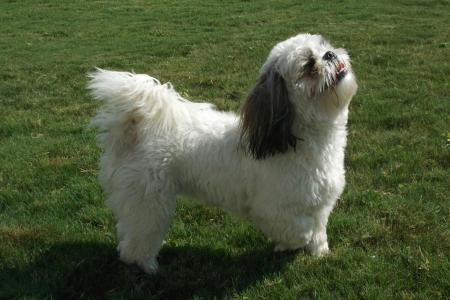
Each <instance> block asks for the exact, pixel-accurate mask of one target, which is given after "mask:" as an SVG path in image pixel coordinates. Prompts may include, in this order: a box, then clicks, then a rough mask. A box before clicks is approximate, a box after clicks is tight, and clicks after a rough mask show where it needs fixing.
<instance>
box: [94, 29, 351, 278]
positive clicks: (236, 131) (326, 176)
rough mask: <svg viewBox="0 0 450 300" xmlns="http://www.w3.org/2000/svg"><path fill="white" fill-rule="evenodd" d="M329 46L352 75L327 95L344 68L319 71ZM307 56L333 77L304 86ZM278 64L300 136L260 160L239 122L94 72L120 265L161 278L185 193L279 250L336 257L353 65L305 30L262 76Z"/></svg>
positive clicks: (144, 84)
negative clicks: (332, 240) (251, 226)
mask: <svg viewBox="0 0 450 300" xmlns="http://www.w3.org/2000/svg"><path fill="white" fill-rule="evenodd" d="M327 50H334V51H335V53H336V54H337V55H338V57H339V60H340V61H342V62H343V63H344V64H345V67H346V70H347V71H348V73H347V75H346V76H345V78H344V79H343V80H342V81H341V82H340V83H339V84H337V85H336V86H335V87H333V88H332V89H328V90H325V91H324V90H323V83H322V81H325V80H326V76H330V74H334V73H333V72H334V69H333V68H335V65H331V66H325V65H322V64H323V63H322V62H321V59H320V58H321V57H322V55H323V54H324V52H325V51H327ZM305 56H307V57H315V58H316V59H317V64H318V65H317V69H318V70H319V73H321V72H322V73H323V72H325V73H327V72H331V73H330V74H328V73H327V74H322V75H321V74H319V75H318V77H317V78H316V79H315V80H314V79H308V78H303V77H302V78H301V79H299V78H300V77H299V76H300V75H299V74H300V73H301V68H302V66H303V65H304V63H305V62H304V59H305ZM270 68H274V69H275V70H277V71H278V72H280V74H282V75H283V77H284V79H285V80H286V85H287V89H288V90H289V100H290V101H291V102H292V103H293V104H294V107H295V110H296V118H295V122H294V126H293V128H292V131H293V132H294V133H295V134H296V136H298V137H301V139H302V140H301V141H299V142H298V144H297V147H296V149H295V150H294V149H292V148H291V149H289V150H288V151H287V152H285V153H278V154H275V155H273V156H269V157H267V158H265V159H258V160H257V159H254V158H253V157H251V155H249V153H248V152H247V151H246V150H245V141H244V143H242V142H241V141H240V134H241V126H240V118H239V116H237V115H236V114H234V113H231V112H220V111H217V110H216V109H215V108H214V106H213V105H211V104H206V103H193V102H189V101H187V100H186V99H183V98H182V97H181V96H180V95H179V94H178V93H177V92H176V91H175V90H174V89H173V87H172V86H171V85H170V84H169V83H166V84H160V82H159V81H158V80H156V79H154V78H152V77H149V76H147V75H138V74H134V73H124V72H114V71H106V70H101V69H98V70H97V71H96V72H95V73H93V74H91V76H90V77H91V81H90V83H89V89H90V90H91V91H92V94H93V95H94V97H96V98H98V99H101V100H103V101H104V105H103V107H102V109H101V110H100V111H99V113H98V114H97V116H96V117H95V118H94V119H93V121H92V124H93V125H94V126H96V127H97V128H98V129H99V134H98V140H99V144H100V145H101V147H102V148H103V149H104V154H103V156H102V159H101V165H100V181H101V184H102V186H103V188H104V190H105V191H106V193H107V194H108V196H109V198H108V205H109V206H110V207H111V208H112V210H113V212H114V213H115V216H116V217H117V219H118V223H117V232H118V238H119V246H118V250H119V251H120V257H121V259H122V260H123V261H125V262H128V263H137V264H138V265H139V266H140V267H141V268H143V269H144V270H145V271H146V272H152V271H155V270H156V268H157V261H156V257H157V254H158V252H159V250H160V247H161V245H162V242H163V238H164V235H165V233H166V232H167V229H168V227H169V224H170V220H171V217H172V214H173V212H174V208H175V198H176V195H177V194H187V195H193V196H195V197H198V198H199V199H200V200H202V201H203V202H204V203H206V204H209V205H213V206H220V207H223V208H225V209H226V210H228V211H231V212H233V213H235V214H237V215H239V216H242V217H245V218H248V219H250V220H251V221H253V222H254V223H255V225H256V226H257V227H258V228H260V229H261V230H262V231H263V232H264V233H265V234H267V235H268V236H269V237H270V238H271V239H272V240H273V241H274V242H275V243H276V248H275V250H277V251H282V250H290V249H297V248H300V247H306V248H307V249H308V250H309V251H310V252H311V253H312V254H313V255H323V254H325V253H327V251H328V243H327V235H326V225H327V220H328V216H329V214H330V212H331V211H332V209H333V207H334V205H335V203H336V200H337V199H338V197H339V196H340V195H341V193H342V191H343V189H344V185H345V177H344V173H345V171H344V148H345V145H346V123H347V113H348V104H349V102H350V99H351V97H352V96H353V95H354V94H355V92H356V88H357V86H356V82H355V79H354V76H353V74H352V72H351V66H350V60H349V57H348V55H347V54H346V52H345V50H343V49H333V48H332V47H331V46H330V45H329V44H328V43H327V42H326V41H324V40H323V39H322V38H321V37H320V36H318V35H309V34H300V35H298V36H296V37H293V38H291V39H288V40H286V41H284V42H281V43H279V44H278V45H276V46H275V47H274V49H273V50H272V51H271V53H270V55H269V57H268V59H267V62H266V63H265V64H264V65H263V67H262V69H261V73H264V72H265V71H267V70H268V69H270ZM333 76H334V75H333Z"/></svg>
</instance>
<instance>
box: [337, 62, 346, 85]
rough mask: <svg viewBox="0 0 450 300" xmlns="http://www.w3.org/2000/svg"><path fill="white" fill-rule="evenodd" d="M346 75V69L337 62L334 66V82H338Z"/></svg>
mask: <svg viewBox="0 0 450 300" xmlns="http://www.w3.org/2000/svg"><path fill="white" fill-rule="evenodd" d="M345 75H347V69H346V68H345V65H344V64H343V63H341V62H339V63H338V64H337V66H336V84H338V83H339V82H340V81H341V80H342V79H344V77H345Z"/></svg>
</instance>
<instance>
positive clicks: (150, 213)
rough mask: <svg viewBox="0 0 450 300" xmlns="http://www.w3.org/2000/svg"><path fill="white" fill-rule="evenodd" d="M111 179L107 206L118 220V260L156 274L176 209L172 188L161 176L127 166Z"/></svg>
mask: <svg viewBox="0 0 450 300" xmlns="http://www.w3.org/2000/svg"><path fill="white" fill-rule="evenodd" d="M113 177H114V179H113V180H112V181H113V182H112V185H111V191H110V192H111V193H110V197H109V199H108V204H109V206H110V207H111V208H112V210H113V212H114V214H115V215H116V218H117V219H118V220H117V221H118V222H117V235H118V239H119V245H118V250H119V253H120V259H121V260H122V261H124V262H126V263H136V264H137V265H138V266H139V267H141V268H142V269H143V270H144V271H145V272H147V273H152V272H155V271H156V270H157V268H158V263H157V260H156V257H157V255H158V252H159V250H160V248H161V245H162V243H163V239H164V235H165V234H166V232H167V230H168V227H169V225H170V221H171V218H172V215H173V211H174V209H175V191H174V188H173V186H171V182H170V181H169V180H167V178H161V177H162V175H161V174H154V173H152V171H151V170H142V169H141V170H139V169H138V168H132V167H131V166H129V165H128V166H127V167H122V168H120V169H118V170H117V171H116V173H115V174H114V175H113Z"/></svg>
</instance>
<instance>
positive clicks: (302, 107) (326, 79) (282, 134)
mask: <svg viewBox="0 0 450 300" xmlns="http://www.w3.org/2000/svg"><path fill="white" fill-rule="evenodd" d="M356 90H357V84H356V80H355V76H354V75H353V72H352V69H351V64H350V57H349V56H348V54H347V52H346V51H345V50H344V49H341V48H339V49H335V48H333V47H332V46H331V45H330V44H329V43H328V42H327V41H326V40H324V39H323V38H322V37H321V36H320V35H310V34H299V35H297V36H295V37H292V38H290V39H287V40H286V41H283V42H281V43H279V44H277V45H276V46H275V47H274V48H273V49H272V51H271V52H270V54H269V57H268V58H267V61H266V63H265V64H264V65H263V66H262V68H261V71H260V77H259V79H258V80H257V83H256V85H255V86H254V88H253V89H252V91H251V92H250V94H249V96H248V99H247V101H246V103H245V104H244V106H243V109H242V119H241V122H242V124H241V125H242V134H241V139H242V140H243V141H244V140H245V141H246V144H247V145H248V146H247V147H248V151H249V153H250V154H251V155H252V156H253V157H254V158H255V159H263V158H265V157H268V156H272V155H275V154H277V153H283V152H286V151H288V150H289V148H294V149H295V147H296V145H297V141H298V140H301V139H302V137H301V132H298V129H299V128H300V127H305V126H308V124H309V123H314V122H328V123H332V122H336V120H338V119H339V115H340V113H341V112H345V114H346V111H347V107H348V104H349V103H350V100H351V98H352V97H353V95H354V94H355V93H356Z"/></svg>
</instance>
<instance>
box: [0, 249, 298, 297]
mask: <svg viewBox="0 0 450 300" xmlns="http://www.w3.org/2000/svg"><path fill="white" fill-rule="evenodd" d="M293 257H294V254H276V253H272V251H271V249H269V248H264V249H255V250H250V251H249V252H245V253H243V254H239V255H231V254H229V253H228V252H225V251H224V250H217V249H210V248H201V247H198V248H197V247H187V246H186V247H164V248H163V250H162V252H161V254H160V257H159V262H160V271H159V273H158V274H157V275H147V274H145V273H143V272H141V271H140V270H139V269H138V268H137V267H133V266H127V265H125V264H123V263H121V262H120V261H119V260H118V258H117V253H116V251H115V249H114V248H113V247H111V245H110V244H100V243H72V244H61V245H57V246H53V247H52V248H50V249H49V250H48V251H47V252H45V253H43V254H42V255H40V256H39V258H38V259H37V260H35V261H34V262H33V263H31V264H30V265H28V266H26V267H24V268H21V269H14V268H13V269H7V270H2V271H0V280H1V284H0V298H9V299H16V298H20V297H25V296H28V297H29V296H31V297H45V298H50V297H51V298H56V299H101V298H130V299H187V298H192V297H200V298H221V297H223V296H226V295H230V294H233V293H234V292H239V291H242V290H244V289H246V288H247V287H249V286H251V285H252V284H254V283H256V282H258V281H260V280H262V279H264V278H266V277H270V276H271V275H272V274H274V273H277V272H279V271H280V270H281V269H282V268H283V266H284V265H285V264H286V263H288V262H289V261H291V260H292V259H293Z"/></svg>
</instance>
